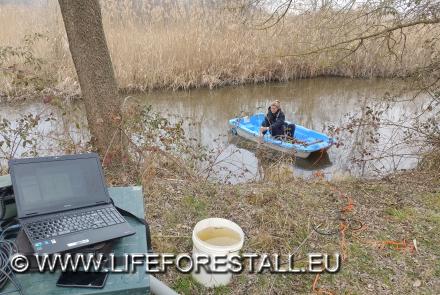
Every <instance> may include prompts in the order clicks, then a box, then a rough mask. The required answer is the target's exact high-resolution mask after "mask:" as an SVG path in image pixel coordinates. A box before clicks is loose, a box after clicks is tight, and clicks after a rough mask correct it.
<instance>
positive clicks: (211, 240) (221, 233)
mask: <svg viewBox="0 0 440 295" xmlns="http://www.w3.org/2000/svg"><path fill="white" fill-rule="evenodd" d="M197 236H198V237H199V239H200V240H202V241H204V242H205V243H208V244H210V245H214V246H232V245H235V244H237V243H238V242H240V235H239V234H238V233H237V232H235V231H233V230H231V229H229V228H224V227H212V226H210V227H207V228H205V229H203V230H201V231H200V232H199V233H198V234H197Z"/></svg>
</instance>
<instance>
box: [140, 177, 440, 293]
mask: <svg viewBox="0 0 440 295" xmlns="http://www.w3.org/2000/svg"><path fill="white" fill-rule="evenodd" d="M439 175H440V173H438V172H432V171H429V172H428V171H411V172H404V173H398V174H393V175H390V176H387V177H385V178H382V179H379V180H359V179H344V180H341V181H336V182H331V183H330V182H328V181H326V180H324V179H322V178H321V177H320V176H319V174H318V175H317V176H316V177H315V178H314V179H310V180H303V179H299V178H294V177H291V176H286V177H285V178H281V179H280V178H278V179H276V180H273V181H266V182H257V183H248V184H241V185H220V184H215V183H211V182H206V181H187V180H179V179H164V178H162V179H160V178H156V179H155V180H154V181H153V182H151V181H149V182H148V183H143V185H144V191H145V204H146V208H147V216H146V217H147V219H148V221H149V222H150V225H151V231H152V241H153V248H154V251H155V252H157V253H164V252H167V253H170V252H171V253H185V252H186V253H191V250H192V241H191V234H192V229H193V227H194V225H195V224H196V223H197V222H198V221H199V220H202V219H204V218H207V217H223V218H227V219H230V220H233V221H234V222H236V223H237V224H239V225H240V226H241V227H242V228H243V230H244V232H245V242H244V247H243V252H246V253H252V252H256V253H280V254H288V253H295V254H296V256H297V257H301V256H304V255H305V254H306V253H310V252H324V253H329V254H333V253H335V252H338V253H341V255H342V257H343V259H342V262H341V270H340V271H339V272H338V273H336V274H330V273H324V274H321V275H320V276H319V277H317V276H316V274H270V273H263V274H249V273H246V272H243V273H242V274H239V275H235V276H234V277H233V280H232V283H231V284H230V285H228V286H226V287H220V288H214V289H206V288H204V287H202V286H200V285H199V284H197V283H196V282H195V281H194V280H193V279H192V278H191V276H190V275H187V274H181V273H178V272H177V271H175V270H173V271H171V272H167V273H166V274H162V275H159V278H160V279H161V280H164V281H165V282H166V283H167V284H168V285H169V286H171V287H172V288H174V289H175V290H176V291H178V292H179V293H182V294H309V293H315V294H439V293H440V261H439V259H438V258H439V256H440V235H439V233H440V177H439ZM317 224H319V225H320V227H319V230H320V231H321V229H322V231H321V234H319V233H318V232H316V231H315V230H314V229H313V227H314V226H316V225H317ZM330 232H333V233H334V234H331V235H323V234H322V233H330ZM298 264H299V266H301V265H304V261H303V262H300V261H299V262H298Z"/></svg>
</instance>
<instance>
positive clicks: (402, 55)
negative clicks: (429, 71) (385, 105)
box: [0, 0, 440, 95]
mask: <svg viewBox="0 0 440 295" xmlns="http://www.w3.org/2000/svg"><path fill="white" fill-rule="evenodd" d="M205 2H206V1H205ZM205 2H204V1H201V0H198V1H192V2H185V3H182V2H180V1H179V2H177V1H171V0H168V1H162V2H161V3H160V4H157V1H128V0H125V1H102V2H101V3H102V9H103V22H104V29H105V32H106V36H107V41H108V45H109V49H110V53H111V57H112V60H113V64H114V68H115V73H116V76H117V80H118V83H119V87H120V88H121V89H125V90H151V89H157V88H169V89H187V88H191V87H211V88H212V87H217V86H222V85H226V84H242V83H256V82H266V81H286V80H289V79H296V78H307V77H315V76H320V75H338V76H346V77H365V78H369V77H394V76H402V75H406V74H407V73H409V72H411V71H412V70H414V69H415V68H416V67H419V66H423V65H424V64H428V63H429V62H430V59H431V58H432V49H430V48H428V47H426V48H425V47H424V46H423V44H424V42H425V41H426V40H429V39H430V38H432V37H433V36H436V35H438V34H439V31H440V30H439V28H438V26H437V27H436V26H430V27H423V28H422V27H413V28H408V29H405V30H404V33H405V35H406V42H405V45H404V46H403V42H400V43H397V42H395V43H397V45H395V46H394V47H393V50H392V51H390V50H389V42H388V43H387V42H384V40H382V39H373V40H368V41H365V42H363V44H362V46H361V48H359V50H358V51H356V52H355V53H353V54H349V53H350V50H349V49H350V48H351V49H353V47H354V46H353V45H349V46H348V48H345V49H342V48H341V47H338V50H334V51H326V52H321V53H320V54H316V55H298V54H301V53H303V52H307V51H310V50H313V49H315V48H319V47H325V46H328V45H330V44H334V43H337V42H338V41H340V40H344V39H346V38H347V36H348V37H349V36H352V35H355V34H356V33H359V32H361V31H362V30H365V26H367V25H369V24H365V23H360V22H357V21H356V20H354V21H352V22H350V23H348V24H347V22H346V20H347V17H349V15H347V14H345V15H336V14H335V13H334V12H332V11H321V12H314V13H309V14H303V15H295V16H289V17H286V18H285V19H284V20H283V22H282V24H279V25H278V26H275V27H274V28H271V29H257V28H256V27H255V26H254V25H253V24H252V22H250V21H249V17H248V16H245V15H243V14H242V13H239V12H237V11H235V10H233V9H230V8H231V7H230V6H228V4H227V3H228V2H225V4H217V5H211V6H207V5H205V4H204V3H205ZM44 3H45V4H44V5H40V6H36V7H35V6H26V5H0V47H4V46H20V44H21V40H22V38H23V36H25V35H29V34H32V33H41V34H43V35H44V36H45V38H44V39H42V40H40V41H39V42H37V43H36V44H35V45H34V48H33V50H34V54H35V55H36V56H38V57H40V58H42V59H43V60H44V61H45V64H44V65H43V67H42V69H41V71H39V72H38V73H34V74H35V75H37V76H44V77H45V78H46V80H45V81H50V83H49V84H50V85H47V86H48V88H51V89H52V91H56V92H60V93H66V92H67V93H77V92H78V85H77V82H76V74H75V71H74V68H73V63H72V61H71V57H70V53H69V50H68V43H67V39H66V35H65V31H64V27H63V22H62V18H61V15H60V10H59V7H58V3H57V1H55V0H48V1H47V3H46V2H44ZM154 3H156V4H154ZM189 3H192V4H189ZM355 13H356V12H353V14H355ZM260 16H261V15H260ZM353 19H356V18H353ZM326 20H327V23H326ZM344 21H345V22H344ZM378 22H383V20H382V19H375V20H372V21H371V25H377V24H378ZM394 37H395V38H398V36H394ZM393 40H394V39H393ZM393 44H394V43H393ZM285 55H297V56H293V57H292V56H290V57H285ZM344 57H345V58H344ZM0 61H1V57H0ZM14 63H17V64H19V63H20V61H19V60H18V59H17V58H16V57H14V58H7V60H6V61H5V60H3V64H0V66H1V67H2V68H3V69H4V68H5V67H7V66H10V65H11V64H14ZM22 67H23V68H26V66H22ZM0 82H1V83H0V95H1V94H2V93H3V95H11V94H14V93H18V92H17V89H15V88H16V86H14V83H13V81H11V78H10V77H9V78H8V77H7V76H5V73H4V71H3V72H2V71H1V70H0ZM14 87H15V88H14Z"/></svg>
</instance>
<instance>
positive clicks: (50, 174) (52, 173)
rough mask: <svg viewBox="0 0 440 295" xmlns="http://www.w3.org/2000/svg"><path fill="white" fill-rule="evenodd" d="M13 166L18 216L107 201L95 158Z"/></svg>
mask: <svg viewBox="0 0 440 295" xmlns="http://www.w3.org/2000/svg"><path fill="white" fill-rule="evenodd" d="M71 157H72V156H70V158H68V159H65V158H63V157H60V158H59V159H58V160H52V161H50V160H49V161H37V162H33V161H30V162H26V161H24V162H23V163H21V162H20V160H16V162H15V163H14V164H13V167H12V170H11V174H13V177H14V193H15V195H16V199H17V209H18V213H19V217H24V216H25V215H28V214H31V213H32V214H42V213H50V212H56V211H61V210H67V209H73V208H78V207H84V206H89V205H94V204H96V203H97V202H107V201H108V200H109V198H108V194H107V190H106V187H105V184H104V183H103V178H102V174H101V168H100V163H99V159H98V157H91V158H77V159H72V158H71Z"/></svg>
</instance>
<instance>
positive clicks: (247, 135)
mask: <svg viewBox="0 0 440 295" xmlns="http://www.w3.org/2000/svg"><path fill="white" fill-rule="evenodd" d="M232 128H233V129H235V130H234V131H233V134H236V135H238V136H240V137H243V138H245V139H247V140H250V141H253V142H256V143H258V144H261V145H262V146H265V147H268V148H270V149H273V150H276V151H279V152H282V153H285V154H289V155H292V156H295V157H298V158H302V159H306V158H308V157H309V156H310V154H311V153H308V152H299V151H297V150H295V149H289V148H284V147H282V146H279V145H276V144H272V143H270V142H264V141H263V142H261V137H258V136H254V135H253V134H250V133H248V132H246V131H243V130H241V129H240V128H235V127H232Z"/></svg>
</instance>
